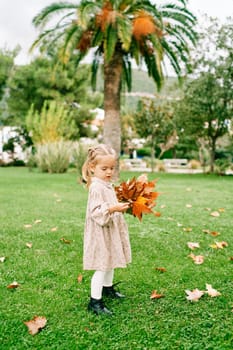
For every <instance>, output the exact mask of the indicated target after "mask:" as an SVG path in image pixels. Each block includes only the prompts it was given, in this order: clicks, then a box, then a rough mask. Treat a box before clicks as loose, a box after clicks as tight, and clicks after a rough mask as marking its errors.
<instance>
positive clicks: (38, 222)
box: [34, 219, 42, 224]
mask: <svg viewBox="0 0 233 350" xmlns="http://www.w3.org/2000/svg"><path fill="white" fill-rule="evenodd" d="M41 222H42V220H39V219H38V220H35V221H34V224H40V223H41Z"/></svg>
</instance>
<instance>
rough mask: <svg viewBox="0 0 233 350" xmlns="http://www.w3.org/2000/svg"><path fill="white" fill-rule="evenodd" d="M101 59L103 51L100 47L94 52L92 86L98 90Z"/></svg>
mask: <svg viewBox="0 0 233 350" xmlns="http://www.w3.org/2000/svg"><path fill="white" fill-rule="evenodd" d="M101 59H102V52H101V51H100V50H99V49H97V50H96V51H95V53H94V58H93V61H92V65H91V86H92V89H93V90H94V91H95V90H96V81H97V74H98V69H99V65H100V62H101Z"/></svg>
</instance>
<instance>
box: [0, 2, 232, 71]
mask: <svg viewBox="0 0 233 350" xmlns="http://www.w3.org/2000/svg"><path fill="white" fill-rule="evenodd" d="M161 1H163V0H155V3H156V2H157V3H159V2H160V3H161ZM170 1H171V2H172V0H168V2H170ZM52 2H55V0H0V48H7V49H10V50H12V49H14V48H15V47H16V46H17V45H18V44H19V45H20V46H21V52H20V53H19V55H18V56H17V58H16V61H15V62H16V63H17V64H25V63H29V62H30V59H31V56H30V55H29V54H28V49H29V47H30V46H31V44H32V42H33V41H34V40H35V38H36V37H37V34H38V33H37V32H36V30H35V29H34V27H33V26H32V18H33V17H34V16H35V15H36V14H37V13H38V12H39V11H40V10H41V9H42V8H43V7H45V6H47V5H49V4H51V3H52ZM188 8H189V9H190V10H191V11H192V12H193V13H194V14H195V15H197V16H198V17H200V16H201V14H207V15H208V16H212V17H217V18H219V19H220V20H221V21H222V22H224V20H225V18H226V17H227V16H232V15H233V0H218V1H217V0H189V5H188Z"/></svg>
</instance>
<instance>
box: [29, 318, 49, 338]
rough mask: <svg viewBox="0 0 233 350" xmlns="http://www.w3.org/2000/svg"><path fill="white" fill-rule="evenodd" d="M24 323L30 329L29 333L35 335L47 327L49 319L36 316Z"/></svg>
mask: <svg viewBox="0 0 233 350" xmlns="http://www.w3.org/2000/svg"><path fill="white" fill-rule="evenodd" d="M23 323H24V324H25V325H26V326H27V327H28V331H29V333H30V334H31V335H35V334H37V333H38V332H39V331H40V330H41V329H42V328H44V327H45V326H46V323H47V319H46V318H45V317H43V316H34V317H33V319H32V320H30V321H24V322H23Z"/></svg>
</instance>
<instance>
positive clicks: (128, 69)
mask: <svg viewBox="0 0 233 350" xmlns="http://www.w3.org/2000/svg"><path fill="white" fill-rule="evenodd" d="M122 80H123V81H124V82H125V83H126V85H127V88H128V91H131V89H132V65H131V60H130V57H128V56H124V57H123V79H122Z"/></svg>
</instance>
